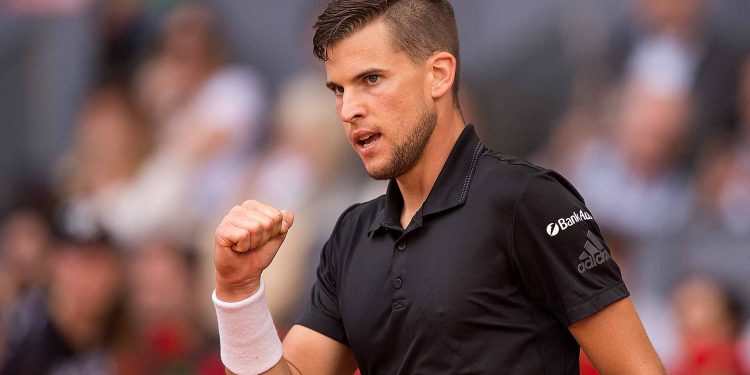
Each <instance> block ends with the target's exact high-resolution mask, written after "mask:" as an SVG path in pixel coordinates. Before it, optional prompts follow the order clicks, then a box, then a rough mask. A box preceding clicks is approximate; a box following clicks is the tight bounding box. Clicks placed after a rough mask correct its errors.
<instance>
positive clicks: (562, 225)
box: [547, 210, 593, 237]
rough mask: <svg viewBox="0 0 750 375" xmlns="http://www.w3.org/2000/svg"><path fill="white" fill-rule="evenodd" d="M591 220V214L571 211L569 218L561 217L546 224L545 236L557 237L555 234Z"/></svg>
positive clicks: (582, 211)
mask: <svg viewBox="0 0 750 375" xmlns="http://www.w3.org/2000/svg"><path fill="white" fill-rule="evenodd" d="M592 219H593V217H592V216H591V214H590V213H588V212H586V211H584V210H580V211H578V212H575V211H573V214H572V215H570V217H561V218H559V219H557V221H555V222H553V223H549V224H547V234H548V235H549V236H550V237H554V236H557V234H558V233H560V232H561V231H564V230H566V229H568V228H570V227H572V226H573V225H575V224H576V223H578V222H580V221H583V220H592Z"/></svg>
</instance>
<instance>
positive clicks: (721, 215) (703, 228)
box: [680, 58, 750, 305]
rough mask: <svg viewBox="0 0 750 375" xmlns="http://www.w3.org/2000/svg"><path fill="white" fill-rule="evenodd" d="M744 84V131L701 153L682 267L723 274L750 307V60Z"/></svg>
mask: <svg viewBox="0 0 750 375" xmlns="http://www.w3.org/2000/svg"><path fill="white" fill-rule="evenodd" d="M741 88H742V89H741V95H740V96H739V97H738V103H739V107H740V108H741V111H740V113H741V120H740V125H739V126H738V128H739V129H741V130H742V132H741V133H740V134H739V135H738V136H737V137H732V138H722V139H714V140H713V142H711V143H710V144H707V145H706V147H704V148H703V152H702V153H701V154H700V158H699V160H700V163H699V164H698V165H699V168H698V176H697V180H698V189H697V191H698V195H697V205H696V210H695V212H694V213H693V215H692V216H693V220H692V223H691V224H692V225H691V226H690V228H689V231H688V232H687V233H686V235H685V236H684V237H683V241H682V243H683V247H684V252H683V254H682V256H681V260H682V262H681V264H680V266H681V269H682V272H700V273H709V274H716V275H721V276H722V279H723V280H724V281H725V282H726V283H727V284H728V285H729V286H730V287H733V288H736V289H737V290H738V297H740V298H741V299H742V301H743V302H744V303H746V304H748V305H750V288H748V287H747V286H748V285H750V273H749V272H748V270H750V256H748V243H750V58H749V59H748V60H747V62H746V63H745V65H744V69H743V79H742V81H741Z"/></svg>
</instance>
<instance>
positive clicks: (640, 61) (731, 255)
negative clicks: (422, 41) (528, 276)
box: [0, 0, 750, 375]
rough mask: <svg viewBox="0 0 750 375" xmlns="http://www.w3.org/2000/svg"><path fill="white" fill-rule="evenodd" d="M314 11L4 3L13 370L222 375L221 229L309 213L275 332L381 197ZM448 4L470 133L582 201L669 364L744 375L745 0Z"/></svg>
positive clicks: (301, 218)
mask: <svg viewBox="0 0 750 375" xmlns="http://www.w3.org/2000/svg"><path fill="white" fill-rule="evenodd" d="M323 6H324V2H322V1H317V0H307V1H305V0H294V1H291V0H290V1H284V2H265V1H243V2H236V1H229V0H226V1H225V0H217V1H212V2H184V1H179V0H151V1H145V0H144V1H136V0H111V1H94V0H77V1H64V0H4V1H3V0H0V89H1V90H0V181H2V182H3V183H2V184H0V185H2V186H0V374H6V373H7V374H47V373H50V374H78V373H85V374H94V373H97V374H98V373H122V374H139V373H144V374H145V373H159V374H162V373H170V374H172V373H173V374H222V373H223V367H222V366H221V362H220V359H219V355H218V339H217V332H216V328H215V327H216V326H215V318H214V313H213V307H212V305H211V301H210V294H211V291H212V289H213V283H214V275H213V231H214V229H215V226H216V225H217V223H218V222H219V221H220V219H221V217H222V216H223V215H224V214H225V213H226V212H227V211H228V209H229V208H231V206H233V205H234V204H238V203H241V202H242V201H244V200H247V199H256V200H259V201H262V202H267V203H269V204H272V205H274V206H276V207H280V208H285V209H288V210H291V211H293V212H294V213H295V215H296V219H295V226H294V229H293V230H292V231H290V234H289V236H288V237H287V239H286V242H285V244H284V246H283V248H282V250H281V251H280V252H279V254H278V255H277V258H276V259H275V260H274V262H273V264H272V265H271V267H270V268H269V269H268V270H267V271H266V272H264V278H265V280H266V285H267V288H268V292H267V294H268V299H269V305H270V308H271V310H272V313H273V315H274V318H275V322H276V324H277V328H278V330H279V334H280V335H282V336H283V335H284V333H285V332H286V330H288V329H289V327H290V326H291V324H292V323H293V322H294V320H295V318H296V317H297V315H298V313H299V311H300V308H301V306H302V304H303V303H304V301H305V299H306V297H307V293H308V292H309V288H310V286H311V283H312V280H313V274H314V269H315V267H316V265H317V264H316V262H317V258H318V254H319V250H320V248H321V247H322V244H323V243H324V242H325V240H326V238H327V236H328V235H329V233H330V231H331V229H332V227H333V224H334V223H335V221H336V219H337V218H338V215H339V214H340V212H342V211H343V209H345V208H346V207H347V206H348V205H350V204H352V203H355V202H361V201H364V200H369V199H371V198H374V197H376V196H378V195H380V194H382V193H384V191H385V185H384V183H383V182H379V181H372V180H370V179H368V178H367V176H366V174H365V173H364V170H363V168H362V167H361V165H360V163H359V161H358V160H357V158H356V155H355V154H354V152H352V151H351V150H349V146H348V143H347V141H346V140H345V137H344V136H343V132H342V129H341V126H340V124H339V120H338V118H337V116H336V113H335V109H334V104H333V97H332V95H331V94H330V92H328V90H327V89H326V88H325V86H324V81H325V72H324V70H323V69H322V64H321V63H320V62H318V61H316V60H314V58H313V57H312V53H311V42H310V40H311V35H312V30H311V25H312V23H313V22H314V17H315V16H316V15H317V14H318V13H319V10H321V9H322V7H323ZM454 7H455V8H456V14H457V19H458V26H459V30H460V32H459V33H460V35H461V43H462V45H461V46H462V58H463V60H462V65H463V71H462V80H461V81H462V88H461V90H462V91H461V98H462V99H461V100H462V107H463V111H464V115H465V117H466V120H467V122H470V123H474V124H475V125H476V127H477V129H478V131H479V132H480V134H482V136H483V138H484V139H485V140H486V143H487V144H489V145H490V146H492V147H493V148H494V149H496V150H498V151H502V152H506V153H511V154H519V155H521V156H524V157H526V158H529V159H530V160H532V161H533V162H535V163H537V164H539V165H542V166H544V167H548V168H552V169H555V170H557V171H559V172H561V173H562V174H563V175H564V176H566V177H567V178H568V179H569V180H570V181H571V182H572V183H573V184H574V185H575V186H576V187H577V188H578V189H579V190H580V192H581V194H582V195H583V196H584V197H585V198H586V203H587V205H588V207H589V208H590V210H591V212H592V214H593V215H594V217H595V218H596V219H597V222H598V223H599V225H600V226H601V227H602V230H603V232H604V235H605V238H606V240H607V243H608V244H609V246H610V248H611V250H612V253H613V257H614V258H615V259H616V260H617V261H618V264H619V265H620V266H621V269H622V271H623V274H624V278H625V280H626V283H627V284H628V287H629V289H630V291H631V293H632V296H633V299H634V302H635V304H636V307H637V309H638V312H639V314H640V315H641V318H642V319H643V321H644V324H645V325H646V329H647V332H648V333H649V336H650V338H651V340H652V341H653V343H654V345H655V347H656V349H657V351H658V352H659V354H660V356H661V357H662V359H663V360H664V362H665V364H666V365H667V367H668V369H670V372H671V373H674V374H678V375H680V374H685V375H690V374H747V373H748V371H750V328H748V325H746V324H745V323H746V318H747V313H748V311H750V310H748V309H750V53H749V52H750V48H748V47H750V27H748V25H749V24H748V21H747V20H748V19H750V5H748V3H747V2H745V1H741V0H630V1H627V2H620V1H615V0H607V1H595V0H571V1H553V0H545V1H542V0H538V1H523V0H514V1H507V2H496V1H491V0H487V1H478V0H477V1H472V2H458V1H456V2H454ZM546 224H547V223H540V226H542V227H543V226H545V225H546ZM582 373H584V374H590V373H595V371H594V370H593V368H592V367H591V365H590V364H589V363H588V362H587V360H586V359H585V357H582Z"/></svg>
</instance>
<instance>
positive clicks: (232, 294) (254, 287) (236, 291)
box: [216, 278, 260, 302]
mask: <svg viewBox="0 0 750 375" xmlns="http://www.w3.org/2000/svg"><path fill="white" fill-rule="evenodd" d="M259 289H260V279H257V280H248V281H246V282H243V283H227V282H222V281H221V280H219V279H218V278H217V280H216V298H218V299H219V300H221V301H224V302H238V301H242V300H244V299H247V298H248V297H250V296H252V295H254V294H256V293H257V292H258V290H259Z"/></svg>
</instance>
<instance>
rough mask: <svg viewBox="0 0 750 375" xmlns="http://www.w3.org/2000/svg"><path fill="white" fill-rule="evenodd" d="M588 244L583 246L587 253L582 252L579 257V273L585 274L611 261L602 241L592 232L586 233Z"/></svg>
mask: <svg viewBox="0 0 750 375" xmlns="http://www.w3.org/2000/svg"><path fill="white" fill-rule="evenodd" d="M586 237H588V238H587V239H586V243H585V244H583V249H584V250H585V251H583V252H581V255H579V256H578V260H580V261H581V262H580V263H578V273H580V274H583V273H584V272H586V271H588V270H590V269H592V268H594V267H596V266H598V265H600V264H602V263H604V262H606V261H608V260H609V259H610V256H609V253H608V252H607V249H606V248H605V247H604V243H603V242H602V239H601V238H599V237H597V235H595V234H594V233H591V231H588V233H586Z"/></svg>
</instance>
